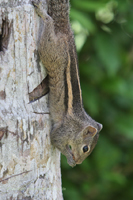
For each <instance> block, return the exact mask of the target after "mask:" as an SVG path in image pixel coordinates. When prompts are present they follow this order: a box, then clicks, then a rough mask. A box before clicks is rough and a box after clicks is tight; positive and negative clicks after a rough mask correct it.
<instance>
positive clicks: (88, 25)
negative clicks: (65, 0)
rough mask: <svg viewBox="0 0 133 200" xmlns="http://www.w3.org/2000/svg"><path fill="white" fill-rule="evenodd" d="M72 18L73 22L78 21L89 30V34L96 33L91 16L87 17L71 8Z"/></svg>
mask: <svg viewBox="0 0 133 200" xmlns="http://www.w3.org/2000/svg"><path fill="white" fill-rule="evenodd" d="M70 17H71V19H72V20H77V21H78V22H79V23H81V25H82V26H83V27H84V28H86V29H87V30H89V32H91V33H93V32H95V31H96V26H95V24H94V23H93V22H92V20H91V19H90V18H89V16H87V15H85V14H84V13H82V12H80V11H77V10H75V9H73V8H71V12H70Z"/></svg>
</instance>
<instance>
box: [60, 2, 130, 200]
mask: <svg viewBox="0 0 133 200" xmlns="http://www.w3.org/2000/svg"><path fill="white" fill-rule="evenodd" d="M70 2H71V13H70V17H71V23H72V28H73V30H74V33H75V41H76V46H77V51H78V58H79V69H80V79H81V87H82V95H83V101H84V107H85V110H86V111H87V112H88V114H90V115H91V116H92V118H94V119H95V120H97V121H98V122H101V123H102V124H103V130H102V131H101V133H100V137H99V141H98V144H97V146H96V148H95V149H94V151H93V153H92V154H91V155H90V156H89V157H88V158H87V159H86V160H85V161H84V162H83V163H82V164H81V165H77V166H76V167H75V168H71V167H69V165H68V164H67V162H66V158H65V157H64V156H62V181H63V195H64V199H65V200H73V199H76V200H88V199H90V200H97V199H98V200H107V199H108V200H112V199H121V200H125V199H133V11H132V8H133V2H132V0H128V1H125V0H113V1H109V0H70Z"/></svg>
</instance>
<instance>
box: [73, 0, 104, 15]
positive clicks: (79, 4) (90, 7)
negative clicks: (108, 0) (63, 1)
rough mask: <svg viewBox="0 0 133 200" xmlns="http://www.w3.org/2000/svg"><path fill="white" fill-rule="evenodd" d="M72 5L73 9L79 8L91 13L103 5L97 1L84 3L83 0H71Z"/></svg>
mask: <svg viewBox="0 0 133 200" xmlns="http://www.w3.org/2000/svg"><path fill="white" fill-rule="evenodd" d="M72 4H73V5H74V6H75V8H79V9H82V10H85V11H90V12H91V11H93V12H95V11H96V10H98V9H99V8H101V7H103V6H104V5H105V3H102V2H98V1H87V0H86V1H85V0H82V1H81V0H76V1H75V0H73V1H72Z"/></svg>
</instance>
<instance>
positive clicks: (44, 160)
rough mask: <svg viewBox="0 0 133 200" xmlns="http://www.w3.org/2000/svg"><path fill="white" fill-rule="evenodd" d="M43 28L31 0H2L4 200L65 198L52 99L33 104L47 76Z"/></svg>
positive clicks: (0, 172) (0, 153)
mask: <svg viewBox="0 0 133 200" xmlns="http://www.w3.org/2000/svg"><path fill="white" fill-rule="evenodd" d="M41 24H42V21H41V19H40V18H39V17H38V16H37V14H36V13H35V11H34V8H33V6H32V5H31V2H30V1H29V0H21V1H19V0H0V200H6V199H10V200H11V199H12V200H16V199H23V200H24V199H27V200H30V199H34V200H39V199H43V200H45V199H47V200H52V199H54V200H56V199H58V200H61V199H62V190H61V174H60V152H59V151H58V150H57V149H55V148H54V147H53V146H52V145H51V143H50V120H49V110H48V106H47V105H48V104H47V102H48V96H47V95H46V96H44V97H42V98H41V99H40V100H37V101H35V102H33V103H30V104H29V95H28V94H29V93H30V92H31V91H32V90H33V89H34V88H35V87H36V86H37V85H38V84H39V83H40V82H41V81H42V80H43V78H44V77H45V76H46V71H45V68H44V67H43V66H42V64H41V62H40V61H39V57H38V53H37V43H38V38H39V30H40V27H41V26H42V25H41ZM7 25H8V30H7V33H6V35H7V36H6V38H5V39H4V38H2V34H3V33H2V31H3V30H4V26H5V27H6V26H7ZM6 29H7V28H6ZM4 40H6V41H4Z"/></svg>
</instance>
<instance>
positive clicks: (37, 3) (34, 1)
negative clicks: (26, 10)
mask: <svg viewBox="0 0 133 200" xmlns="http://www.w3.org/2000/svg"><path fill="white" fill-rule="evenodd" d="M31 2H32V4H33V5H34V6H35V7H37V8H40V7H41V6H42V1H40V0H32V1H31Z"/></svg>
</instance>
